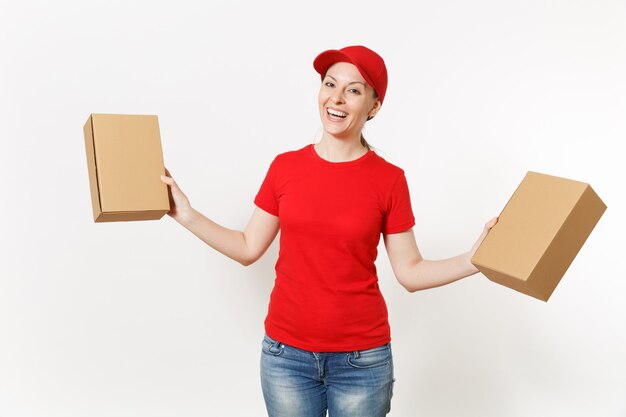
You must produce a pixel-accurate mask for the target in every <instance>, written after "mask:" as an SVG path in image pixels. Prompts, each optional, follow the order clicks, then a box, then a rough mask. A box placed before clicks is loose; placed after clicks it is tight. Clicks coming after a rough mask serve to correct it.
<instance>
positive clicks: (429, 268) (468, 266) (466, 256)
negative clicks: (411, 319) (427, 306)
mask: <svg viewBox="0 0 626 417" xmlns="http://www.w3.org/2000/svg"><path fill="white" fill-rule="evenodd" d="M477 272H478V269H476V267H475V266H474V265H472V263H471V261H470V252H467V253H463V254H461V255H458V256H455V257H453V258H448V259H441V260H436V261H431V260H427V259H423V260H421V261H419V262H417V263H416V264H415V265H414V267H413V268H412V269H411V273H410V277H409V279H408V280H406V282H405V287H406V288H407V290H409V291H410V292H414V291H420V290H425V289H428V288H435V287H440V286H442V285H446V284H450V283H452V282H455V281H458V280H460V279H462V278H465V277H468V276H470V275H473V274H475V273H477Z"/></svg>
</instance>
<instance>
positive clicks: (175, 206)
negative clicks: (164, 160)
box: [161, 168, 191, 220]
mask: <svg viewBox="0 0 626 417" xmlns="http://www.w3.org/2000/svg"><path fill="white" fill-rule="evenodd" d="M165 174H166V175H161V181H163V183H165V184H166V185H167V186H168V194H169V199H170V211H169V213H167V214H168V215H169V216H170V217H172V218H173V219H176V220H178V219H179V218H181V217H182V216H184V215H185V213H188V212H190V211H191V204H190V203H189V199H188V198H187V196H186V195H185V194H184V193H183V192H182V190H181V189H180V187H179V186H178V184H177V183H176V181H174V179H173V178H172V175H171V174H170V172H169V171H168V170H167V168H165Z"/></svg>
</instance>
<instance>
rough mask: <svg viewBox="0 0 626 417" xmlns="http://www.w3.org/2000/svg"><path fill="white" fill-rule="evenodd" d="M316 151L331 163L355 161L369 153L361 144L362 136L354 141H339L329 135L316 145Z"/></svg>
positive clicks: (325, 134) (323, 136)
mask: <svg viewBox="0 0 626 417" xmlns="http://www.w3.org/2000/svg"><path fill="white" fill-rule="evenodd" d="M315 150H316V151H317V153H318V155H319V156H321V157H322V158H324V159H326V160H327V161H330V162H348V161H353V160H355V159H357V158H359V157H361V156H363V155H365V154H366V153H367V148H366V147H364V146H363V145H362V144H361V136H360V135H359V136H358V137H357V138H352V139H337V138H335V137H334V136H332V135H329V134H327V133H324V134H323V135H322V139H321V140H320V141H319V142H318V143H316V144H315Z"/></svg>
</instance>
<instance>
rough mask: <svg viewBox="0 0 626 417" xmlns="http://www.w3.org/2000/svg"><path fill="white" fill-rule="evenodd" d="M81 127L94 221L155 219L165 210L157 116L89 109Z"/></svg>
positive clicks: (166, 205)
mask: <svg viewBox="0 0 626 417" xmlns="http://www.w3.org/2000/svg"><path fill="white" fill-rule="evenodd" d="M83 130H84V134H85V150H86V152H87V165H88V170H89V185H90V188H91V202H92V207H93V218H94V221H95V222H114V221H130V220H157V219H160V218H161V217H163V215H165V214H166V213H167V212H169V210H170V203H169V198H168V192H167V186H166V185H165V184H163V182H161V179H160V176H161V175H163V174H164V173H165V168H164V165H163V151H162V149H161V136H160V134H159V122H158V118H157V116H144V115H121V114H92V115H90V116H89V118H88V119H87V122H86V123H85V126H84V129H83Z"/></svg>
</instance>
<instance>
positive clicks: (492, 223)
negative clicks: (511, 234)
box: [469, 217, 498, 259]
mask: <svg viewBox="0 0 626 417" xmlns="http://www.w3.org/2000/svg"><path fill="white" fill-rule="evenodd" d="M496 223H498V218H497V217H494V218H493V219H491V220H489V221H488V222H487V223H485V228H484V229H483V232H482V233H481V234H480V237H479V238H478V240H477V241H476V243H474V246H472V249H471V250H470V253H469V255H470V259H472V257H473V256H474V254H475V253H476V250H477V249H478V247H479V246H480V244H481V243H483V240H484V239H485V236H487V233H489V231H490V230H491V228H492V227H493V226H495V225H496Z"/></svg>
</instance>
